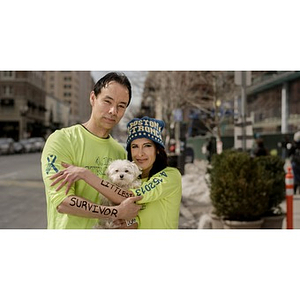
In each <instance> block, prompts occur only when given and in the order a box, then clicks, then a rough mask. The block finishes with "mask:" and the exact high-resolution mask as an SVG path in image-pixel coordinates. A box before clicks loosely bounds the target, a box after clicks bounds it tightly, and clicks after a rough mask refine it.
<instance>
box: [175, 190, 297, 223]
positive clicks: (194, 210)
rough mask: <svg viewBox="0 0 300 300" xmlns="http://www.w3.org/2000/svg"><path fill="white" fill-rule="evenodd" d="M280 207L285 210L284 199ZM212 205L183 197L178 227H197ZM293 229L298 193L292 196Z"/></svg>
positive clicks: (295, 221)
mask: <svg viewBox="0 0 300 300" xmlns="http://www.w3.org/2000/svg"><path fill="white" fill-rule="evenodd" d="M281 207H282V209H283V211H284V212H286V210H287V209H286V201H283V202H282V204H281ZM211 208H212V206H211V205H210V204H203V203H198V202H196V201H191V200H189V199H183V200H182V204H181V208H180V218H179V229H198V226H199V220H200V218H201V216H203V215H205V214H208V213H209V212H210V210H211ZM282 229H286V218H285V219H284V220H283V224H282ZM293 229H300V195H299V194H297V195H294V198H293Z"/></svg>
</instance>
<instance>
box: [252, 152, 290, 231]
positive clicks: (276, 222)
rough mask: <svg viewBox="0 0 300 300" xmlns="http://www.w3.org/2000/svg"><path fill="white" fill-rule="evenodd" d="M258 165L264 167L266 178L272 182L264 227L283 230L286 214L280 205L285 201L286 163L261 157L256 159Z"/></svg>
mask: <svg viewBox="0 0 300 300" xmlns="http://www.w3.org/2000/svg"><path fill="white" fill-rule="evenodd" d="M255 160H257V163H258V164H259V165H261V166H263V167H264V169H265V178H266V179H267V180H269V181H270V182H271V188H270V189H269V191H268V195H269V196H268V206H267V209H266V211H265V212H264V214H263V215H262V218H263V220H264V222H263V224H262V227H261V228H265V229H271V228H273V229H281V228H282V222H283V220H284V218H285V215H286V214H285V213H284V212H283V211H282V208H281V206H280V204H281V203H282V202H283V201H284V199H285V171H284V161H283V160H282V159H281V158H280V157H278V156H271V155H267V156H260V157H257V158H255Z"/></svg>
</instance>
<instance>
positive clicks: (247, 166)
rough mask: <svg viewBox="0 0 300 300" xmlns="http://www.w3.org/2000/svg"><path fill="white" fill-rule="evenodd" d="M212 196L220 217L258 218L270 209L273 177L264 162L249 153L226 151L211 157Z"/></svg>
mask: <svg viewBox="0 0 300 300" xmlns="http://www.w3.org/2000/svg"><path fill="white" fill-rule="evenodd" d="M209 174H210V182H209V187H210V197H211V201H212V204H213V206H214V209H215V213H216V214H217V215H218V216H222V217H224V218H225V219H229V220H237V221H252V220H258V219H260V217H261V216H262V215H263V214H264V213H265V212H266V211H267V210H268V205H269V191H270V189H271V186H272V180H271V179H270V177H269V176H267V174H268V173H267V171H266V170H265V168H264V166H263V164H260V163H259V161H258V160H257V159H253V158H251V157H250V156H249V154H248V153H245V152H238V151H234V150H226V151H224V152H223V153H221V154H220V155H215V156H214V157H213V158H212V163H211V169H210V170H209Z"/></svg>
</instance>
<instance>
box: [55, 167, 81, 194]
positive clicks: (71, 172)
mask: <svg viewBox="0 0 300 300" xmlns="http://www.w3.org/2000/svg"><path fill="white" fill-rule="evenodd" d="M61 165H62V166H63V167H64V168H66V169H65V170H62V171H59V172H58V173H56V174H54V175H53V176H51V177H50V179H51V180H54V179H55V180H54V181H53V182H52V183H51V186H54V185H56V184H57V183H59V182H61V183H60V185H59V186H58V187H57V188H56V191H59V190H60V189H61V188H62V187H63V186H64V185H67V188H66V194H67V193H68V191H69V190H70V188H71V186H72V184H73V183H74V182H76V181H77V180H80V179H83V177H84V173H85V171H86V169H85V168H81V167H77V166H73V165H70V164H67V163H64V162H62V163H61Z"/></svg>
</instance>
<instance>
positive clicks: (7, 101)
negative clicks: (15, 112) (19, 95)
mask: <svg viewBox="0 0 300 300" xmlns="http://www.w3.org/2000/svg"><path fill="white" fill-rule="evenodd" d="M14 105H15V100H14V99H11V98H2V99H1V100H0V106H1V107H14Z"/></svg>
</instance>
